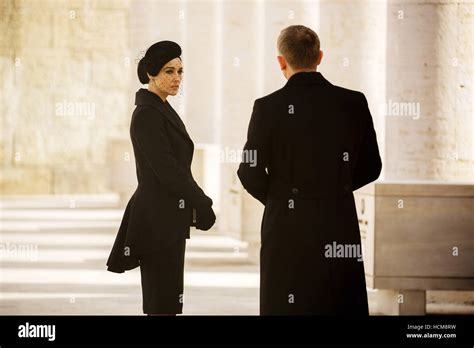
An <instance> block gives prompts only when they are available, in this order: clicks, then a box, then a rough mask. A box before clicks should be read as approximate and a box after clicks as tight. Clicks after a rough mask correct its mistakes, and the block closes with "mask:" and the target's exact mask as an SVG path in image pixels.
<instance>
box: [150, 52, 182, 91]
mask: <svg viewBox="0 0 474 348" xmlns="http://www.w3.org/2000/svg"><path fill="white" fill-rule="evenodd" d="M182 78H183V64H182V63H181V59H180V58H175V59H173V60H170V61H169V62H168V63H166V64H165V65H164V66H163V68H161V70H160V72H159V73H158V75H157V76H155V77H154V80H155V84H156V87H157V88H158V89H159V90H160V91H161V92H162V93H163V94H167V95H176V94H177V93H178V90H179V85H180V84H181V80H182Z"/></svg>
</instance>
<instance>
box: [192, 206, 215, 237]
mask: <svg viewBox="0 0 474 348" xmlns="http://www.w3.org/2000/svg"><path fill="white" fill-rule="evenodd" d="M215 222H216V215H215V214H214V210H212V206H210V205H207V206H205V207H202V208H197V209H196V228H197V229H198V230H202V231H207V230H208V229H210V228H211V227H212V226H213V225H214V223H215Z"/></svg>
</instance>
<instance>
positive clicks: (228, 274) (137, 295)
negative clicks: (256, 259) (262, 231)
mask: <svg viewBox="0 0 474 348" xmlns="http://www.w3.org/2000/svg"><path fill="white" fill-rule="evenodd" d="M75 204H76V203H75ZM77 204H78V205H80V204H79V202H78V203H77ZM2 208H4V209H2V214H1V215H2V216H1V220H0V243H1V245H2V249H1V250H0V252H1V255H0V260H1V267H0V290H1V291H0V315H32V314H38V315H59V314H61V315H85V314H91V315H95V314H97V315H142V308H141V305H142V303H141V301H142V298H141V287H140V272H139V269H138V268H136V269H134V270H132V271H128V272H126V273H123V274H116V273H111V272H107V271H106V266H105V263H106V260H107V257H108V253H109V251H110V248H111V245H112V244H113V241H114V238H115V233H116V230H117V227H118V224H119V222H120V219H121V215H122V213H123V210H122V209H114V208H113V207H112V206H111V207H107V206H105V207H102V208H97V207H94V208H93V209H87V207H81V208H80V209H78V208H77V206H75V207H74V208H72V209H71V208H67V207H66V208H65V207H61V204H59V206H57V207H55V208H49V209H39V208H38V207H35V206H34V204H30V205H28V206H27V207H25V206H22V205H20V206H11V205H10V206H7V207H5V205H3V206H2ZM258 283H259V274H258V265H255V264H252V263H251V262H250V261H249V260H248V255H247V245H246V243H244V242H241V241H238V240H235V239H231V238H228V237H225V236H220V235H217V234H216V232H213V231H210V232H205V233H202V232H199V231H193V232H192V238H191V239H190V240H189V241H188V244H187V249H186V266H185V294H184V309H183V314H187V315H195V314H200V315H216V314H218V315H257V314H258ZM451 294H452V293H451ZM437 296H438V295H436V294H435V293H433V292H430V293H429V294H428V300H429V303H428V306H427V309H428V313H432V314H435V313H444V314H450V313H459V314H461V313H464V314H474V306H473V305H472V293H470V294H468V296H471V299H470V300H471V302H470V303H469V302H468V303H466V301H465V299H466V297H465V296H464V297H462V296H461V297H459V298H456V296H454V300H453V296H452V295H450V293H449V292H448V293H446V292H443V293H441V294H440V295H439V296H438V297H437ZM450 296H451V297H450ZM440 299H441V300H442V301H441V302H440V301H439V300H440ZM373 301H375V297H374V291H372V290H369V303H373ZM371 307H372V306H371ZM372 314H377V313H372Z"/></svg>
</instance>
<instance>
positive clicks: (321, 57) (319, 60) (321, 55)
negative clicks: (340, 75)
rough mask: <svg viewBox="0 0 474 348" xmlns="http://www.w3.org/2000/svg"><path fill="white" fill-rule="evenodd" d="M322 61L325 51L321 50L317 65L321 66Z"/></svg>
mask: <svg viewBox="0 0 474 348" xmlns="http://www.w3.org/2000/svg"><path fill="white" fill-rule="evenodd" d="M322 59H323V51H321V50H320V51H319V57H318V60H317V61H316V65H319V64H321V60H322Z"/></svg>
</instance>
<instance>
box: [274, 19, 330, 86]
mask: <svg viewBox="0 0 474 348" xmlns="http://www.w3.org/2000/svg"><path fill="white" fill-rule="evenodd" d="M277 48H278V53H279V55H278V57H277V58H278V63H279V64H280V68H281V70H282V72H283V75H284V76H285V77H286V78H287V79H289V78H290V77H291V76H292V75H293V74H295V73H297V72H301V71H316V67H317V66H318V65H319V64H320V63H321V59H322V58H323V51H321V50H320V47H319V37H318V35H317V34H316V33H315V32H314V31H313V30H311V29H310V28H308V27H305V26H304V25H291V26H289V27H287V28H285V29H283V30H282V31H281V32H280V36H278V41H277Z"/></svg>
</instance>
